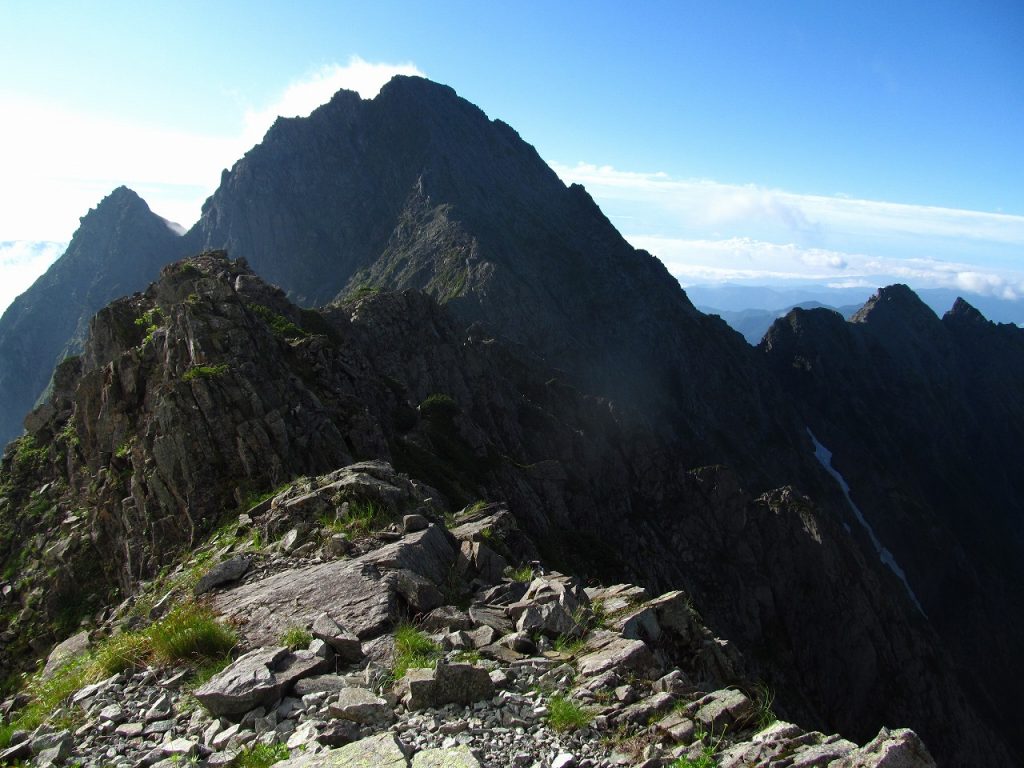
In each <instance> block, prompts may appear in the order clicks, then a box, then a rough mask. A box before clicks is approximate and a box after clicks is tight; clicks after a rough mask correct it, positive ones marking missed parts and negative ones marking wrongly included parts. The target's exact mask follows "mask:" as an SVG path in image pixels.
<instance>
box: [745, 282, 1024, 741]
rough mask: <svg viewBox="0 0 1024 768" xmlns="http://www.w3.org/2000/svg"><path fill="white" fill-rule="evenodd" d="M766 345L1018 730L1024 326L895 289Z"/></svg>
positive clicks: (777, 331)
mask: <svg viewBox="0 0 1024 768" xmlns="http://www.w3.org/2000/svg"><path fill="white" fill-rule="evenodd" d="M760 348H761V350H762V353H763V354H764V355H765V359H766V361H767V362H768V364H769V366H770V368H771V370H772V372H773V374H774V375H775V376H777V377H778V378H779V379H780V381H782V382H784V386H785V387H786V388H787V390H788V391H789V392H790V393H791V396H792V400H793V402H794V403H795V404H797V406H798V407H799V408H800V409H801V411H802V413H803V417H804V419H805V421H806V424H807V426H808V427H809V428H810V429H811V430H812V432H813V433H814V435H815V436H816V437H817V438H818V439H819V440H820V441H821V443H822V444H823V445H825V446H827V447H828V449H829V450H830V451H831V453H832V464H833V466H834V467H835V468H836V470H837V471H838V472H840V473H841V475H842V477H843V478H844V479H845V481H846V482H847V483H848V485H849V487H850V492H851V498H852V500H853V502H854V503H855V504H856V505H857V507H858V508H859V509H860V510H861V511H862V513H863V515H864V517H865V518H866V520H867V522H868V524H869V525H870V526H871V528H872V529H873V531H874V532H875V534H876V535H877V538H878V540H879V541H881V542H885V546H886V547H887V549H888V550H890V551H891V555H892V556H893V557H894V559H895V561H896V562H897V563H898V565H899V568H900V569H901V570H902V571H904V573H905V576H906V580H907V582H908V584H909V585H911V586H912V589H913V592H914V593H915V595H916V597H917V599H919V601H920V603H921V606H922V609H923V611H924V612H925V613H926V614H927V616H928V619H929V621H930V622H931V623H932V624H933V625H934V626H935V627H936V629H937V630H938V631H939V633H940V634H941V635H942V636H943V637H944V639H945V640H946V642H947V643H948V647H949V648H950V649H951V651H952V653H953V654H954V656H955V657H956V659H957V662H958V664H959V665H960V666H961V667H962V668H963V669H964V670H965V675H964V678H965V683H966V684H968V685H969V687H971V688H972V689H973V690H974V693H975V695H976V697H977V698H978V699H979V700H981V701H985V702H986V704H987V707H988V708H989V710H990V712H991V713H992V715H993V717H995V718H998V719H1001V720H1002V721H1003V723H1004V727H1005V728H1006V729H1007V731H1006V732H1007V733H1010V732H1012V731H1013V727H1012V723H1011V720H1012V715H1011V714H1010V713H1011V711H1012V709H1011V708H1012V702H1013V700H1014V699H1015V696H1016V687H1017V682H1018V681H1019V680H1021V679H1024V666H1022V664H1021V659H1020V656H1019V654H1018V653H1017V651H1016V649H1017V648H1019V647H1020V646H1021V643H1022V642H1024V596H1022V593H1021V588H1020V585H1021V584H1022V583H1024V566H1022V562H1024V561H1022V559H1021V553H1022V552H1024V516H1022V513H1024V506H1022V504H1021V501H1020V499H1021V498H1024V496H1022V493H1024V478H1022V477H1021V475H1020V473H1019V472H1018V471H1017V470H1016V468H1017V467H1019V466H1021V463H1022V462H1024V446H1022V445H1021V442H1020V435H1021V434H1024V431H1022V430H1024V395H1022V393H1021V391H1020V388H1019V387H1018V386H1017V385H1016V384H1015V382H1019V381H1020V376H1021V375H1022V373H1024V331H1022V330H1021V329H1019V328H1017V327H1016V326H1012V325H996V324H994V323H990V322H988V321H987V320H985V319H984V318H983V317H982V316H981V315H980V313H978V312H977V311H976V310H974V309H973V308H972V307H971V306H970V305H969V304H967V303H966V302H965V301H963V300H962V299H961V300H959V301H957V303H956V304H955V305H954V307H953V309H952V310H951V311H950V312H948V313H947V314H946V315H945V316H944V317H943V318H942V319H941V320H940V319H939V318H938V317H937V316H936V315H935V314H934V313H933V312H932V311H931V310H930V309H929V308H928V307H927V306H925V305H924V304H923V303H922V302H921V300H920V299H919V298H918V297H917V296H916V295H914V293H913V292H912V291H910V290H909V289H908V288H907V287H906V286H900V285H896V286H890V287H888V288H883V289H882V290H880V291H879V292H878V293H877V294H876V295H875V296H874V297H872V299H870V300H869V301H868V302H867V304H865V305H864V307H863V308H862V309H861V310H860V311H859V312H857V313H856V314H855V315H854V316H853V318H852V319H851V321H850V322H844V321H843V319H842V318H841V317H840V316H839V315H837V314H835V313H832V312H828V311H826V310H812V311H801V310H795V311H793V312H791V313H790V314H789V315H788V316H787V317H785V318H783V319H781V320H779V321H777V322H776V323H775V325H774V326H773V327H772V328H771V330H770V331H769V333H768V334H767V335H766V336H765V339H764V341H763V342H762V344H761V347H760ZM1019 746H1020V743H1019V741H1018V747H1019Z"/></svg>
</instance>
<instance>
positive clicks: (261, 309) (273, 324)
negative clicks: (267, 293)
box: [248, 304, 309, 339]
mask: <svg viewBox="0 0 1024 768" xmlns="http://www.w3.org/2000/svg"><path fill="white" fill-rule="evenodd" d="M248 307H249V311H250V312H252V313H253V314H255V315H257V316H258V317H259V318H260V319H262V320H263V322H265V323H266V324H267V325H269V326H270V330H272V331H273V332H274V333H275V334H276V335H278V336H281V337H283V338H286V339H301V338H303V337H304V336H308V335H309V334H308V333H306V332H305V331H304V330H302V328H300V327H299V326H297V325H296V324H295V323H293V322H292V321H291V320H289V319H288V318H287V317H285V316H284V315H280V314H278V313H277V312H275V311H274V310H272V309H271V308H270V307H266V306H264V305H262V304H249V305H248Z"/></svg>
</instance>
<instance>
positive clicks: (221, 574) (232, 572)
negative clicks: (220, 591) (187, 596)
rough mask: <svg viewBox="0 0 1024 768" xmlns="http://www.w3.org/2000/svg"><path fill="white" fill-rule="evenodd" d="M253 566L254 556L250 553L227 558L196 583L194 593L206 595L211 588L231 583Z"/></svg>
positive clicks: (197, 595)
mask: <svg viewBox="0 0 1024 768" xmlns="http://www.w3.org/2000/svg"><path fill="white" fill-rule="evenodd" d="M251 566H252V558H251V557H249V556H248V555H239V556H237V557H232V558H231V559H230V560H225V561H223V562H221V563H218V564H217V565H215V566H213V568H211V569H210V570H209V572H208V573H206V575H204V576H203V577H202V578H201V579H199V581H198V582H197V583H196V586H195V587H194V588H193V590H192V593H193V594H194V595H195V596H196V597H199V595H205V594H206V593H207V592H209V591H210V590H212V589H214V588H216V587H219V586H222V585H224V584H230V583H231V582H233V581H238V580H239V579H240V578H242V577H243V576H244V575H245V574H246V573H248V571H249V568H250V567H251Z"/></svg>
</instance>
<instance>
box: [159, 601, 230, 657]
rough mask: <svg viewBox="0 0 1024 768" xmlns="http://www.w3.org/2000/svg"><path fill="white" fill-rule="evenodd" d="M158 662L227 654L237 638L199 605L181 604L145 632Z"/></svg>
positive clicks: (204, 607) (206, 609) (205, 608)
mask: <svg viewBox="0 0 1024 768" xmlns="http://www.w3.org/2000/svg"><path fill="white" fill-rule="evenodd" d="M147 634H148V635H149V638H150V640H151V641H152V644H153V656H154V658H155V659H156V660H157V661H158V662H163V663H168V664H170V663H174V662H179V661H200V660H204V659H215V658H220V657H222V656H224V655H225V654H226V653H229V652H230V651H231V649H232V648H234V647H235V644H236V643H237V642H238V638H237V637H236V636H235V633H234V632H233V631H232V630H231V629H229V628H228V627H225V626H224V625H223V624H221V623H219V622H218V621H217V620H216V619H215V618H214V615H213V611H211V610H210V609H209V608H207V607H206V606H204V605H200V604H199V603H193V602H188V603H182V604H180V605H178V606H176V607H175V608H174V609H173V610H172V611H171V612H170V613H169V614H167V616H166V617H165V618H163V619H162V620H160V621H158V622H156V623H155V624H153V625H152V626H151V627H150V628H149V629H148V630H147Z"/></svg>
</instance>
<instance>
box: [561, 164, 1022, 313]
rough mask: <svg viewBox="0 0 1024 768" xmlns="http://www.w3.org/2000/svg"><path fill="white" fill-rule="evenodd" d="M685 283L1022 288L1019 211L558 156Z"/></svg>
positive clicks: (987, 291) (569, 176)
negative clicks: (679, 175) (794, 188)
mask: <svg viewBox="0 0 1024 768" xmlns="http://www.w3.org/2000/svg"><path fill="white" fill-rule="evenodd" d="M553 167H554V168H555V170H556V171H557V172H558V174H559V176H561V178H562V179H563V180H564V181H566V182H567V183H568V182H578V183H581V184H583V185H584V186H585V187H586V188H587V189H588V191H589V192H590V193H591V194H592V195H593V196H594V198H595V199H596V200H597V201H598V203H599V204H600V205H601V206H602V208H604V209H605V211H606V212H608V214H609V216H610V217H611V218H612V220H613V221H618V222H620V225H621V227H622V229H623V234H624V235H625V236H626V238H627V239H628V240H630V242H632V243H633V244H634V245H636V246H637V247H641V248H645V249H646V250H649V251H651V252H652V253H654V254H655V255H657V256H658V257H660V258H661V259H662V261H664V262H665V264H666V266H668V268H669V270H670V271H671V272H672V273H673V274H674V275H675V276H676V277H678V278H679V279H680V281H682V282H683V283H684V284H695V283H699V282H724V281H737V280H743V281H754V282H756V281H762V282H766V281H768V282H778V281H790V280H802V281H826V282H828V283H830V284H834V283H842V284H846V285H850V284H854V283H856V284H858V285H875V286H877V285H880V284H884V283H886V282H894V281H903V282H910V283H911V284H912V285H915V286H917V287H948V288H956V289H958V290H963V291H966V292H971V293H980V294H984V295H990V296H997V297H1000V298H1005V299H1017V298H1022V297H1024V271H1022V269H1021V267H1020V265H1021V264H1022V262H1024V217H1022V216H1011V215H1007V214H1001V213H989V212H984V211H967V210H959V209H951V208H941V207H935V206H924V205H912V204H906V203H894V202H887V201H875V200H858V199H853V198H849V197H845V196H839V195H836V196H825V195H801V194H796V193H793V192H788V191H784V190H778V189H770V188H765V187H760V186H756V185H751V184H746V185H736V184H723V183H721V182H717V181H711V180H707V179H674V178H672V177H670V176H668V175H667V174H664V173H636V172H629V171H619V170H616V169H615V168H612V167H609V166H596V165H590V164H585V163H580V164H578V165H575V166H567V165H562V164H558V163H554V164H553Z"/></svg>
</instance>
